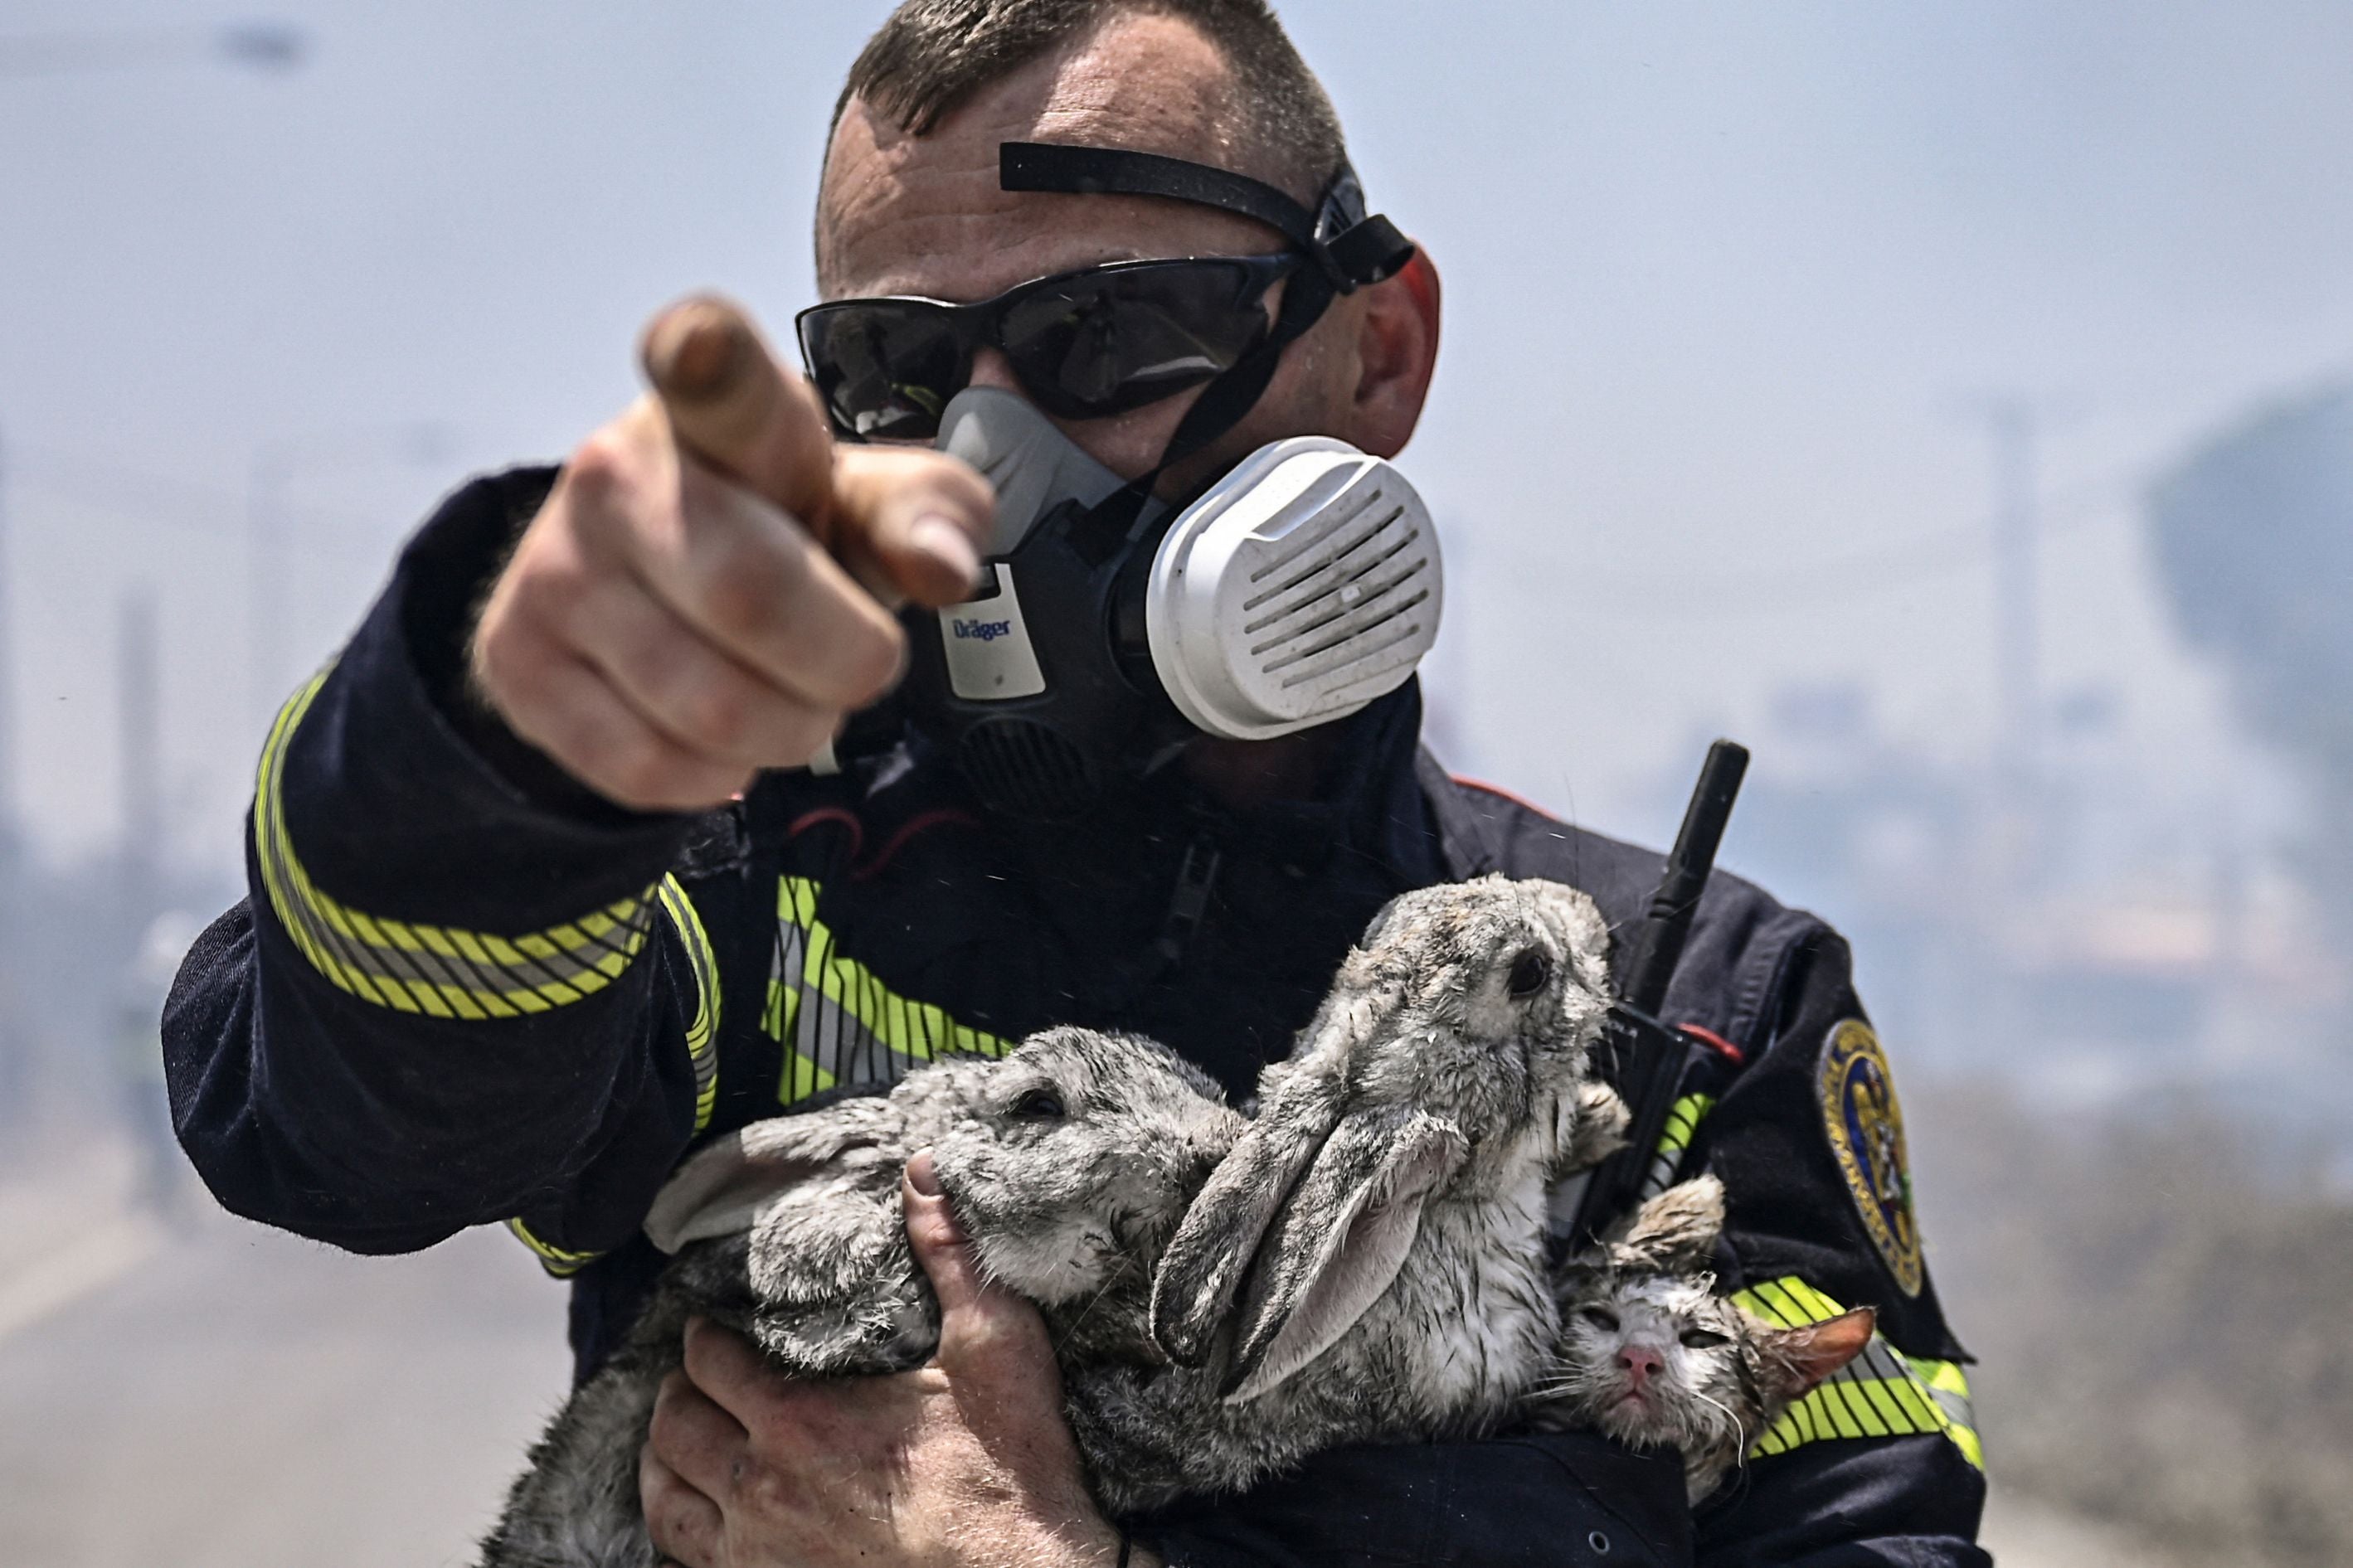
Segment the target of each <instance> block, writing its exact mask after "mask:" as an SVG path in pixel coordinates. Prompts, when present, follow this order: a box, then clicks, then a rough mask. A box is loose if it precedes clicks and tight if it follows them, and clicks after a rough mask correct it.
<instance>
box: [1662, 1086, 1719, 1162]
mask: <svg viewBox="0 0 2353 1568" xmlns="http://www.w3.org/2000/svg"><path fill="white" fill-rule="evenodd" d="M1714 1109H1715V1096H1714V1095H1712V1094H1687V1095H1684V1096H1683V1098H1682V1099H1681V1100H1676V1101H1675V1102H1674V1104H1672V1105H1671V1106H1669V1107H1668V1108H1667V1126H1666V1131H1663V1132H1662V1133H1660V1134H1659V1152H1660V1153H1662V1154H1672V1153H1680V1152H1683V1150H1685V1149H1688V1148H1690V1147H1691V1141H1692V1134H1693V1133H1694V1132H1696V1131H1699V1119H1700V1118H1701V1117H1703V1116H1705V1115H1706V1114H1707V1113H1708V1112H1709V1111H1710V1110H1714Z"/></svg>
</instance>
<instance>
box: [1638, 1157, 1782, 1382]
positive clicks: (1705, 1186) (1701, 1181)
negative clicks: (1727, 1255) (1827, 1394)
mask: <svg viewBox="0 0 2353 1568" xmlns="http://www.w3.org/2000/svg"><path fill="white" fill-rule="evenodd" d="M1723 1233H1724V1184H1723V1183H1722V1182H1720V1181H1718V1180H1717V1179H1716V1178H1715V1177H1714V1176H1695V1177H1694V1178H1693V1179H1692V1180H1690V1181H1688V1182H1679V1183H1677V1184H1675V1185H1673V1186H1672V1187H1669V1188H1668V1189H1667V1190H1666V1191H1665V1192H1662V1193H1661V1194H1659V1195H1658V1196H1657V1197H1654V1198H1652V1199H1651V1201H1650V1202H1648V1203H1646V1204H1644V1205H1642V1206H1641V1208H1639V1209H1636V1210H1635V1211H1634V1217H1633V1219H1632V1220H1631V1221H1630V1223H1629V1224H1628V1226H1627V1227H1626V1234H1625V1235H1624V1236H1621V1237H1618V1238H1617V1240H1616V1241H1614V1242H1613V1243H1612V1244H1611V1245H1610V1247H1609V1257H1610V1260H1611V1261H1612V1262H1615V1263H1618V1264H1620V1265H1621V1266H1624V1267H1629V1268H1653V1269H1656V1270H1658V1271H1659V1272H1660V1273H1662V1274H1692V1273H1696V1272H1697V1271H1698V1270H1700V1269H1701V1268H1704V1267H1705V1266H1706V1264H1707V1261H1708V1259H1709V1258H1710V1257H1711V1256H1713V1255H1714V1253H1715V1238H1716V1237H1718V1236H1720V1235H1722V1234H1723ZM1823 1375H1824V1376H1828V1375H1829V1374H1828V1373H1824V1374H1823Z"/></svg>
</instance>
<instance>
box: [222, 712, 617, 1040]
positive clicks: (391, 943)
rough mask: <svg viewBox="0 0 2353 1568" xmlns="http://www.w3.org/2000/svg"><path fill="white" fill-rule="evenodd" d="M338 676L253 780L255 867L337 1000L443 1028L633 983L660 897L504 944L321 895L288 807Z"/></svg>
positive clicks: (273, 741)
mask: <svg viewBox="0 0 2353 1568" xmlns="http://www.w3.org/2000/svg"><path fill="white" fill-rule="evenodd" d="M326 679H327V672H326V671H324V670H322V671H321V672H320V673H319V674H317V675H315V676H313V677H312V678H311V679H310V680H309V681H308V682H307V683H305V684H304V686H303V687H302V689H301V690H299V691H297V692H295V694H294V695H293V696H292V697H291V698H290V699H288V700H287V703H286V705H285V707H283V708H281V709H280V710H279V712H278V717H277V719H276V721H274V722H272V724H271V725H270V729H269V741H268V742H267V743H266V744H265V745H264V746H263V747H262V752H261V766H260V770H259V774H258V776H257V777H256V779H255V781H254V792H253V838H254V858H255V859H256V860H257V861H259V864H260V867H261V879H262V885H263V889H264V891H265V892H266V893H267V894H268V896H269V907H270V910H271V912H272V913H274V914H275V915H276V916H277V917H278V923H279V925H280V927H281V928H282V929H283V930H284V931H285V932H286V934H287V936H288V938H289V939H290V941H292V942H293V943H294V946H295V950H296V951H297V952H301V954H302V956H303V958H304V959H305V960H306V961H307V962H308V963H310V965H311V967H312V968H313V969H315V970H317V971H318V972H319V973H321V974H322V975H324V976H325V977H326V978H327V980H328V981H329V983H330V984H333V985H334V986H335V987H336V988H337V989H338V990H342V991H344V992H348V993H349V994H352V995H353V996H357V997H359V998H360V999H361V1000H363V1001H365V1002H370V1003H373V1004H375V1005H377V1006H379V1007H390V1008H392V1009H394V1010H395V1011H396V1012H402V1013H419V1014H424V1015H426V1016H429V1017H435V1018H463V1019H468V1020H480V1019H485V1018H515V1017H522V1016H525V1015H527V1014H533V1013H544V1012H547V1011H549V1010H551V1009H553V1008H556V1007H561V1006H563V1005H565V1004H567V1003H572V1002H577V1001H579V1000H581V999H582V998H584V997H586V996H592V995H594V994H596V993H597V992H599V991H602V990H603V989H604V988H605V987H606V986H607V985H609V984H612V983H613V982H614V981H615V980H617V979H618V978H619V977H620V975H621V974H622V973H625V972H626V971H627V970H628V966H629V964H630V963H631V962H632V961H634V960H635V959H636V957H637V955H638V952H640V951H642V950H643V948H644V947H645V943H646V937H647V933H648V932H649V930H650V929H651V925H652V921H653V910H654V903H653V900H652V898H651V893H652V889H648V891H647V893H646V894H645V895H641V896H639V897H638V898H634V899H622V900H617V901H616V902H614V903H611V904H607V906H605V907H604V908H603V909H601V910H591V911H589V912H588V913H586V914H585V915H582V916H580V917H578V918H577V919H575V920H572V921H565V922H563V923H561V924H558V925H554V926H551V927H549V928H548V929H547V930H545V931H527V932H524V933H522V934H521V935H516V936H493V935H490V934H487V933H484V932H479V931H459V930H456V929H454V928H451V927H445V926H436V925H426V924H420V923H416V922H411V921H394V920H386V919H384V918H382V917H379V916H371V915H368V914H365V913H363V912H362V911H360V910H353V909H351V908H349V907H347V906H345V905H343V904H342V903H339V902H337V901H336V900H334V899H332V898H330V897H328V896H327V894H325V893H324V892H322V891H321V890H320V889H319V888H318V886H317V885H316V884H315V883H313V882H312V881H311V875H310V872H309V871H308V870H306V869H305V868H304V867H303V865H302V862H301V859H300V858H298V857H297V856H296V855H295V853H294V846H293V842H292V840H291V838H290V837H289V835H288V833H287V828H286V814H285V805H284V800H283V792H284V784H285V771H286V752H287V748H288V746H289V745H290V742H291V741H292V739H293V736H294V732H295V731H296V730H297V729H298V728H300V727H301V722H302V719H303V716H304V715H305V714H306V713H308V712H309V711H310V708H311V701H312V700H314V699H315V698H316V697H317V696H318V694H319V689H320V688H321V687H322V686H323V685H324V684H325V683H326Z"/></svg>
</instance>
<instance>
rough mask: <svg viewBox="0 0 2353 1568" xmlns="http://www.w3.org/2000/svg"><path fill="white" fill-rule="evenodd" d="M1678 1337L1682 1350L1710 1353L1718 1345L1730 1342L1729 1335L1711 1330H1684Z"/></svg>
mask: <svg viewBox="0 0 2353 1568" xmlns="http://www.w3.org/2000/svg"><path fill="white" fill-rule="evenodd" d="M1679 1337H1680V1338H1681V1339H1682V1340H1683V1348H1684V1349H1686V1350H1694V1351H1712V1350H1714V1349H1715V1347H1716V1346H1718V1345H1728V1344H1730V1343H1731V1342H1732V1340H1731V1337H1730V1336H1729V1335H1725V1334H1719V1333H1717V1332H1715V1331H1714V1330H1713V1329H1685V1330H1684V1331H1683V1333H1682V1334H1681V1335H1680V1336H1679Z"/></svg>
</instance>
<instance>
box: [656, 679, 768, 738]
mask: <svg viewBox="0 0 2353 1568" xmlns="http://www.w3.org/2000/svg"><path fill="white" fill-rule="evenodd" d="M672 706H673V711H675V712H676V713H677V714H678V715H679V719H678V723H679V727H680V728H681V730H682V731H685V733H686V736H687V738H688V739H689V740H691V741H692V742H694V743H695V744H696V745H698V746H700V747H702V748H703V749H704V750H706V751H711V752H719V753H722V754H723V755H731V756H732V755H733V754H734V753H736V752H740V751H742V750H743V749H744V746H745V744H746V743H747V742H749V741H750V740H751V739H752V737H753V734H754V729H755V727H756V720H755V717H754V710H755V704H754V700H753V699H752V695H751V693H750V692H748V691H747V690H746V689H744V683H743V682H742V681H741V680H739V679H731V678H728V677H725V676H706V677H705V678H704V679H700V680H697V681H694V682H693V683H692V684H691V685H690V686H689V687H688V688H687V689H685V690H684V691H682V692H681V693H680V694H679V696H678V697H677V699H676V700H675V701H674V703H673V705H672Z"/></svg>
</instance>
